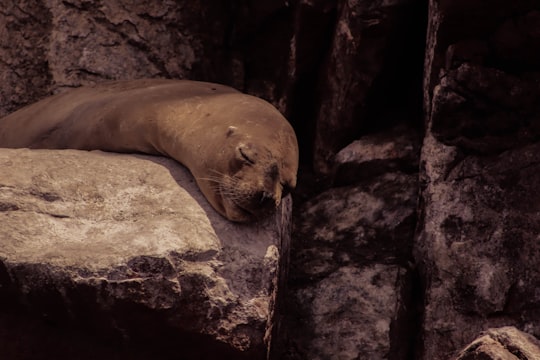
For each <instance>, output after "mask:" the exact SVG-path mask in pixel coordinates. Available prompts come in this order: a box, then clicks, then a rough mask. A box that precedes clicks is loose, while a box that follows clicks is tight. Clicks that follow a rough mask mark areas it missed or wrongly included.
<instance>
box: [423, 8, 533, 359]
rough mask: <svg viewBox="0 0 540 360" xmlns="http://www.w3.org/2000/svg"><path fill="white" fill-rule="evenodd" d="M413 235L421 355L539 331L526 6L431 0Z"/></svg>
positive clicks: (529, 11)
mask: <svg viewBox="0 0 540 360" xmlns="http://www.w3.org/2000/svg"><path fill="white" fill-rule="evenodd" d="M429 11H430V14H429V27H428V37H427V49H426V63H425V64H426V69H425V81H424V85H425V87H424V101H425V108H426V110H427V112H426V120H427V121H426V136H425V139H424V144H423V147H422V155H421V162H420V163H421V166H420V169H421V171H420V179H421V181H420V183H421V198H420V201H419V204H420V206H419V210H420V215H419V224H418V230H419V231H418V237H417V239H416V242H415V260H416V262H417V263H418V264H419V267H420V270H421V277H422V283H423V287H424V293H423V297H424V303H425V309H424V316H423V320H422V321H423V324H422V332H421V333H420V341H419V343H420V344H422V347H423V348H422V349H421V350H420V352H421V353H422V356H423V357H422V358H424V359H448V358H450V356H451V354H453V353H455V352H456V351H457V350H458V349H461V348H463V347H464V346H466V345H467V344H469V343H470V342H471V341H472V340H473V339H474V338H475V337H476V336H477V335H478V334H479V333H480V332H482V331H483V330H485V329H488V328H497V327H501V326H516V327H517V328H520V329H523V330H525V331H527V332H528V333H530V334H532V335H534V336H540V326H539V324H540V305H539V304H540V297H539V294H538V291H537V290H536V289H538V286H539V284H540V271H539V266H538V254H539V253H540V245H539V243H538V233H539V232H540V207H539V205H538V204H539V203H540V198H539V195H538V184H539V183H540V177H539V175H538V174H539V173H540V165H539V164H540V162H539V160H540V159H539V155H538V154H540V143H539V142H538V139H539V135H540V127H539V123H538V118H539V116H540V107H539V106H538V101H536V100H535V99H538V97H539V96H540V92H539V89H538V73H539V70H540V67H539V65H538V62H537V61H536V60H535V59H537V58H538V55H537V54H536V52H535V49H536V48H537V47H538V45H539V44H540V37H539V36H538V34H539V32H538V30H539V25H538V24H539V23H538V22H537V21H534V19H537V17H538V6H537V3H535V2H533V1H518V2H505V1H499V0H497V1H494V2H490V3H489V4H488V3H484V2H478V1H476V2H475V1H473V2H470V1H469V2H468V1H449V0H432V1H430V10H429Z"/></svg>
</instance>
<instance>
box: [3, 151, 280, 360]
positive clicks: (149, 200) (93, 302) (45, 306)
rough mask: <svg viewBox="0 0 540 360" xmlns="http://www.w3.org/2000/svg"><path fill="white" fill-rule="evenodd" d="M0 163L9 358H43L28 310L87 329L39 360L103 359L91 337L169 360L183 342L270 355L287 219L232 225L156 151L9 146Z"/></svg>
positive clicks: (191, 347)
mask: <svg viewBox="0 0 540 360" xmlns="http://www.w3.org/2000/svg"><path fill="white" fill-rule="evenodd" d="M0 169H2V172H1V173H0V218H1V219H0V223H1V224H2V226H1V227H0V239H1V243H2V246H1V247H0V299H2V306H1V308H2V309H1V311H2V313H1V314H0V328H2V329H4V330H0V335H1V338H0V353H1V354H2V358H6V359H23V358H27V357H25V356H24V353H22V352H19V350H20V347H22V345H23V344H26V350H25V352H28V351H30V352H32V353H33V354H34V355H33V356H31V357H28V358H30V359H36V358H44V357H40V355H39V354H40V353H41V352H42V349H43V347H44V346H45V348H46V349H47V346H46V343H47V342H46V341H45V344H43V343H40V342H39V339H40V338H41V337H42V336H44V333H49V331H47V330H43V329H41V328H40V327H42V326H43V324H41V325H40V324H38V325H22V324H21V323H23V324H24V319H25V316H26V315H24V314H30V315H28V317H29V318H30V319H31V320H30V322H29V324H34V323H33V322H35V321H36V320H35V319H39V318H40V317H41V318H42V319H43V320H44V321H45V322H46V324H49V325H50V326H51V327H52V328H53V331H54V329H55V328H60V329H65V328H68V329H69V327H70V326H73V327H75V328H77V329H78V330H77V331H80V336H79V337H77V336H75V335H73V334H72V335H71V336H75V338H77V339H78V340H77V342H81V343H82V344H84V345H82V346H79V347H78V348H77V346H74V345H71V347H73V350H72V351H73V353H65V352H63V351H62V349H55V348H52V349H48V351H49V352H46V353H45V354H44V355H43V356H45V358H51V357H54V358H62V359H63V358H85V359H86V358H89V359H90V358H95V356H97V355H96V354H95V353H92V352H90V353H89V354H86V351H85V350H83V349H85V348H86V347H91V346H90V345H89V344H92V341H97V343H98V344H99V343H102V342H103V341H105V342H111V343H112V344H113V345H115V346H113V347H112V348H113V349H115V351H118V347H119V346H120V345H121V344H122V343H125V344H127V345H128V347H127V348H128V349H129V348H130V347H132V346H135V348H136V347H137V346H139V347H141V348H142V349H145V350H146V351H147V350H148V348H149V347H151V344H152V343H153V342H155V343H156V345H155V346H157V347H158V349H155V351H162V352H163V353H162V356H164V357H162V358H173V357H171V356H172V355H174V354H175V353H176V352H170V353H168V352H167V350H173V349H174V348H175V347H178V346H180V348H181V353H182V355H183V356H186V357H187V358H192V357H191V356H195V355H196V356H197V358H209V359H210V358H211V359H213V358H215V353H216V351H219V352H220V353H222V354H224V356H230V358H250V359H252V358H264V356H265V353H266V351H267V346H268V342H269V341H270V332H271V330H272V329H271V325H272V323H273V319H272V318H271V316H272V313H271V312H272V311H273V302H274V298H275V295H276V294H275V292H276V290H277V277H278V274H277V272H278V263H279V257H280V255H279V250H278V247H279V246H280V240H281V239H280V236H282V234H281V233H280V232H279V230H278V229H279V226H280V225H279V224H280V222H281V219H282V217H281V213H279V214H276V217H275V218H274V217H272V218H270V219H268V220H267V221H265V222H263V223H258V224H255V225H251V226H247V225H237V224H234V223H231V222H229V221H227V220H226V219H224V218H222V217H221V216H220V215H218V214H217V213H216V212H215V211H213V210H212V209H211V207H210V205H209V204H207V203H206V201H205V200H204V197H203V196H202V195H201V194H200V193H199V191H198V189H197V187H196V185H195V183H194V181H193V179H192V177H191V176H190V175H189V173H188V172H187V171H186V170H185V169H184V168H183V167H181V166H180V165H179V164H177V163H175V162H174V161H173V160H170V159H166V158H161V157H151V156H143V155H120V154H111V153H103V152H99V151H95V152H84V151H74V150H65V151H49V150H26V149H21V150H8V149H2V150H1V151H0ZM285 204H286V205H284V207H283V211H288V210H286V209H287V207H288V205H287V204H288V202H285ZM280 211H281V210H280ZM284 218H286V217H284ZM282 225H283V227H284V228H287V227H288V225H287V224H282ZM284 240H286V238H284ZM283 247H284V248H285V249H287V248H288V246H287V245H286V244H285V245H284V246H283ZM17 311H19V312H20V313H21V316H20V317H19V318H18V320H13V319H12V317H13V316H14V315H13V314H14V313H15V312H17ZM32 317H33V319H32ZM11 321H13V322H17V323H18V325H17V326H15V327H14V328H13V327H12V330H7V329H9V328H8V327H7V325H9V324H10V322H11ZM51 324H52V325H51ZM34 327H36V328H38V330H37V331H34V332H32V331H27V330H28V329H29V328H30V329H33V328H34ZM45 328H46V326H45ZM39 329H41V330H39ZM81 329H83V330H81ZM86 336H87V337H88V340H84V339H85V337H86ZM94 338H95V339H97V340H94ZM59 339H62V337H61V336H59ZM56 341H58V339H57V340H56ZM141 343H142V344H144V345H141ZM33 346H34V347H33ZM98 347H99V346H98ZM121 348H122V347H121V346H120V349H121ZM111 351H112V350H111ZM36 354H38V355H36ZM98 354H99V352H98ZM107 354H108V355H107V356H111V353H107ZM176 355H177V354H176ZM103 356H105V355H103ZM174 358H177V357H174Z"/></svg>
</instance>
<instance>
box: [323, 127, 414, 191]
mask: <svg viewBox="0 0 540 360" xmlns="http://www.w3.org/2000/svg"><path fill="white" fill-rule="evenodd" d="M419 156H420V140H419V137H418V134H416V133H415V132H414V131H413V130H412V129H409V128H405V127H398V128H395V129H392V130H391V131H385V132H383V133H378V134H373V135H366V136H363V137H362V138H360V139H358V140H355V141H353V142H352V143H351V144H349V145H347V146H346V147H345V148H343V149H341V150H340V151H339V152H338V153H337V154H336V157H335V159H334V169H333V171H332V173H333V177H334V179H333V184H334V186H343V185H350V184H353V183H357V182H360V181H362V180H365V179H370V178H373V177H375V176H379V175H382V174H384V173H392V172H396V171H402V172H406V173H417V172H418V159H419Z"/></svg>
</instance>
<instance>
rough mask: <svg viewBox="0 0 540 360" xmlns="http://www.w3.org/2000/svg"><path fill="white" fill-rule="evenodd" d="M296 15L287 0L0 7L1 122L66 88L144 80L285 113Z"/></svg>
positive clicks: (31, 0) (29, 2) (33, 0)
mask: <svg viewBox="0 0 540 360" xmlns="http://www.w3.org/2000/svg"><path fill="white" fill-rule="evenodd" d="M291 11H292V10H291V8H290V6H289V5H288V3H287V1H284V0H273V1H265V2H260V1H246V2H244V3H237V2H229V1H213V2H212V3H208V2H204V1H190V2H175V1H164V2H155V3H149V2H147V1H144V0H120V1H109V0H98V1H92V2H88V1H85V0H67V1H60V0H25V1H14V0H3V1H2V5H1V8H0V35H1V36H0V59H1V60H0V80H1V85H0V116H1V115H5V114H7V113H9V112H11V111H13V110H15V109H17V108H19V107H21V106H22V105H25V104H28V103H31V102H33V101H36V100H38V99H39V98H42V97H44V96H46V95H48V94H51V93H56V92H59V91H62V90H63V89H65V88H69V87H74V86H80V85H83V84H88V83H93V82H97V81H104V80H107V79H134V78H142V77H166V78H189V79H196V80H206V81H214V82H221V83H225V84H230V85H233V86H235V87H236V88H238V89H241V90H245V91H248V92H250V93H253V94H255V95H259V96H262V97H264V98H266V99H267V100H270V101H272V102H273V103H274V104H276V105H278V106H280V103H282V101H283V99H282V98H283V96H285V95H284V94H285V93H286V90H284V89H286V83H287V82H288V74H289V60H290V51H291V48H290V38H291V36H292V35H291V29H292V25H291V24H290V20H289V18H290V17H291V15H290V13H291ZM261 43H268V46H260V44H261ZM280 68H281V69H282V70H281V71H280V72H279V74H276V70H277V69H280ZM269 79H272V81H269ZM279 79H281V80H279ZM276 84H279V85H280V86H276ZM284 106H285V104H281V110H285V109H284Z"/></svg>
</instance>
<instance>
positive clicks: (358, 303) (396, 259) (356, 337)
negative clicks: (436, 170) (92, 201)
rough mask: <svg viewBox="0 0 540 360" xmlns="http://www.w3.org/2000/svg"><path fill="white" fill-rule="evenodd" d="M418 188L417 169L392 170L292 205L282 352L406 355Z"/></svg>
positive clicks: (379, 356) (290, 356)
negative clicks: (412, 171)
mask: <svg viewBox="0 0 540 360" xmlns="http://www.w3.org/2000/svg"><path fill="white" fill-rule="evenodd" d="M416 194H417V177H416V175H408V174H403V173H387V174H383V175H380V176H378V177H374V178H371V179H367V180H364V181H362V182H359V183H357V184H355V185H354V186H347V187H341V188H333V189H330V190H328V191H325V192H323V193H322V194H320V195H318V196H316V197H314V198H313V199H311V200H308V201H307V202H305V203H303V204H301V205H299V208H298V209H296V210H295V214H297V218H296V220H295V222H294V232H293V242H292V250H291V253H292V258H291V266H290V273H289V287H290V289H289V294H290V295H289V296H288V298H289V303H288V304H287V305H288V306H289V311H291V315H290V317H289V318H288V319H286V320H287V321H288V324H289V329H288V330H287V331H286V332H285V334H282V336H286V341H287V346H286V348H287V349H289V351H292V350H291V349H294V351H295V353H293V354H291V353H288V354H285V355H284V357H285V358H287V359H327V358H340V359H357V358H361V359H384V358H387V356H391V357H390V358H395V359H406V356H407V354H408V351H409V348H410V347H411V342H410V338H409V335H410V334H411V332H412V328H413V327H414V324H413V323H412V322H411V321H410V319H408V318H407V319H406V318H405V316H404V313H403V309H404V308H406V307H408V306H409V303H408V301H409V300H410V299H409V297H410V296H411V294H410V292H411V269H410V268H409V265H408V261H409V260H410V259H411V250H412V240H413V234H414V227H415V219H416V217H415V213H416V212H415V207H416ZM396 333H400V334H402V335H401V336H396V335H395V334H396ZM388 354H391V355H388Z"/></svg>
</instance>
